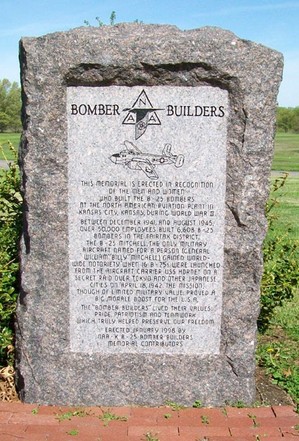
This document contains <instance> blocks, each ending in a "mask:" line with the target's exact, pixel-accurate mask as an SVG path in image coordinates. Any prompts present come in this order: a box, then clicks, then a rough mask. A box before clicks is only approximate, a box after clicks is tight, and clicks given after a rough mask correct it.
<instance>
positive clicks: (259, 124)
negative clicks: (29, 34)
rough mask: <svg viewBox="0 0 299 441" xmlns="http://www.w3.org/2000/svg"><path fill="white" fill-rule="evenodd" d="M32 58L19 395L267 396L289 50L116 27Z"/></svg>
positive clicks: (49, 38) (59, 40) (36, 399)
mask: <svg viewBox="0 0 299 441" xmlns="http://www.w3.org/2000/svg"><path fill="white" fill-rule="evenodd" d="M20 60H21V77H22V97H23V111H22V117H23V127H24V131H23V134H22V143H21V148H20V165H21V177H22V189H23V196H24V230H23V237H22V241H21V266H20V275H21V294H20V297H19V302H18V307H17V319H16V381H17V386H18V390H19V393H20V397H21V399H22V400H24V401H26V402H30V403H40V404H58V405H71V404H73V405H75V406H78V405H88V406H90V405H92V406H94V405H103V406H122V405H131V404H133V405H151V406H152V405H158V406H159V405H161V404H163V403H165V401H166V400H169V399H171V400H172V401H176V402H179V403H182V404H186V405H192V403H194V401H195V400H200V401H201V402H202V403H203V404H204V405H209V406H210V405H212V406H215V405H216V406H223V405H225V403H227V402H237V401H241V400H242V401H243V402H244V403H253V402H254V401H255V383H254V373H255V344H256V321H257V317H258V313H259V291H260V280H261V275H262V253H261V247H262V242H263V239H264V237H265V233H266V219H265V214H264V207H265V204H266V201H267V197H268V178H269V173H270V169H271V158H272V154H273V138H274V130H275V109H276V103H277V92H278V87H279V84H280V81H281V76H282V66H283V62H282V56H281V54H279V53H278V52H276V51H273V50H271V49H268V48H266V47H264V46H262V45H259V44H256V43H253V42H249V41H244V40H242V39H240V38H238V37H237V36H236V35H234V34H233V33H231V32H229V31H224V30H222V29H218V28H209V27H206V28H202V29H195V30H190V31H180V30H179V29H177V28H176V27H173V26H158V25H143V24H119V25H116V26H103V27H100V28H92V27H90V28H89V27H84V28H80V29H74V30H71V31H69V32H63V33H55V34H49V35H46V36H42V37H38V38H24V39H22V41H21V43H20Z"/></svg>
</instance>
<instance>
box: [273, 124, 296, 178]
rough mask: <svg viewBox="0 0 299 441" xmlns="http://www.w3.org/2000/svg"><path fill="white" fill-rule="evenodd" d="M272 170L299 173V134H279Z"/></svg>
mask: <svg viewBox="0 0 299 441" xmlns="http://www.w3.org/2000/svg"><path fill="white" fill-rule="evenodd" d="M272 170H284V171H299V134H298V133H277V134H276V138H275V154H274V159H273V164H272Z"/></svg>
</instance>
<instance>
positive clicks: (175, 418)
mask: <svg viewBox="0 0 299 441" xmlns="http://www.w3.org/2000/svg"><path fill="white" fill-rule="evenodd" d="M179 422H180V418H179V415H178V413H177V412H173V413H171V412H169V413H168V412H166V413H164V414H163V415H161V416H158V417H157V420H156V424H157V426H178V425H179Z"/></svg>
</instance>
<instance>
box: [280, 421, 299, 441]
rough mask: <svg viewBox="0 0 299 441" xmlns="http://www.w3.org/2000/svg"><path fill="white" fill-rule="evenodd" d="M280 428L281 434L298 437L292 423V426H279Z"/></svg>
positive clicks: (298, 431)
mask: <svg viewBox="0 0 299 441" xmlns="http://www.w3.org/2000/svg"><path fill="white" fill-rule="evenodd" d="M280 430H281V432H282V433H283V436H286V435H288V436H291V435H292V436H296V437H297V439H298V438H299V430H296V429H295V427H294V424H293V425H292V426H289V425H288V426H280Z"/></svg>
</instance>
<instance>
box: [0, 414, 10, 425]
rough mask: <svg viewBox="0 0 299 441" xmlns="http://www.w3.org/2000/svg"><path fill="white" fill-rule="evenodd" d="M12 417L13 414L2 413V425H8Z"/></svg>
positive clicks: (0, 417)
mask: <svg viewBox="0 0 299 441" xmlns="http://www.w3.org/2000/svg"><path fill="white" fill-rule="evenodd" d="M11 417H12V413H11V412H0V423H1V424H7V423H8V422H9V420H10V419H11Z"/></svg>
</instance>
